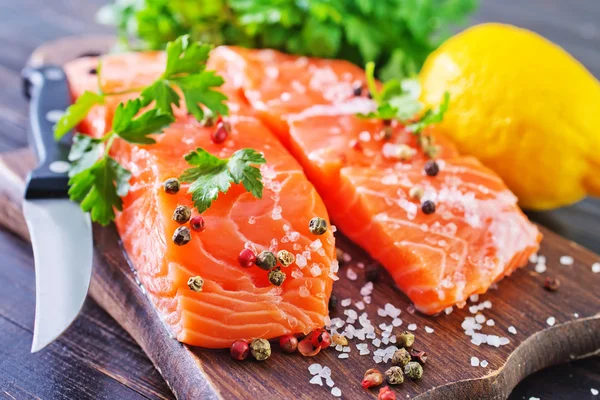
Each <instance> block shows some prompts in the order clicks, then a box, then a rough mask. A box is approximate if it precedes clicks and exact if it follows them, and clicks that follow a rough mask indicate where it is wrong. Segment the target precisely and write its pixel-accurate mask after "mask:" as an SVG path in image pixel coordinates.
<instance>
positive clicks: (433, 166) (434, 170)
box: [425, 160, 440, 176]
mask: <svg viewBox="0 0 600 400" xmlns="http://www.w3.org/2000/svg"><path fill="white" fill-rule="evenodd" d="M439 172H440V167H439V165H438V164H437V163H436V162H435V161H433V160H429V161H427V162H426V163H425V173H426V174H427V175H429V176H436V175H437V174H438V173H439Z"/></svg>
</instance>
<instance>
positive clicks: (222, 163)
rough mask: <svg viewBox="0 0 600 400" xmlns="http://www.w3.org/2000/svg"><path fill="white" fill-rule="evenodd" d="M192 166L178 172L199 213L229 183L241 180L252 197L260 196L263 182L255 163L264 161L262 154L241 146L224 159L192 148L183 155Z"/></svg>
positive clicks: (208, 205) (227, 187)
mask: <svg viewBox="0 0 600 400" xmlns="http://www.w3.org/2000/svg"><path fill="white" fill-rule="evenodd" d="M185 160H186V161H187V162H188V164H190V165H191V166H192V168H189V169H187V170H185V171H184V172H183V174H181V177H180V178H179V179H180V180H181V181H182V182H187V183H191V185H190V187H189V189H188V193H191V194H192V200H193V202H194V207H196V209H197V210H198V212H199V213H203V212H204V211H206V209H208V208H209V207H210V206H211V204H212V202H213V201H215V200H216V199H217V196H218V195H219V192H222V193H227V191H228V190H229V187H230V186H231V183H232V182H233V183H236V184H239V183H242V184H243V185H244V188H245V189H246V190H247V191H248V192H250V193H252V195H254V197H257V198H259V199H260V198H262V192H263V184H262V182H261V177H262V176H261V173H260V170H259V169H258V168H257V167H255V166H254V165H256V164H264V163H265V162H266V160H265V158H264V157H263V155H262V154H260V153H258V152H256V150H253V149H241V150H238V151H236V152H235V153H233V154H232V155H231V157H229V158H226V159H221V158H219V157H216V156H213V155H212V154H210V153H208V152H207V151H205V150H203V149H200V148H198V149H196V150H195V151H192V152H190V153H188V154H186V156H185Z"/></svg>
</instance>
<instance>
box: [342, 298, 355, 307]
mask: <svg viewBox="0 0 600 400" xmlns="http://www.w3.org/2000/svg"><path fill="white" fill-rule="evenodd" d="M340 304H341V305H342V307H348V306H349V305H350V304H352V299H349V298H348V299H344V300H342V301H341V302H340Z"/></svg>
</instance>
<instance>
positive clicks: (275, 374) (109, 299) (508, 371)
mask: <svg viewBox="0 0 600 400" xmlns="http://www.w3.org/2000/svg"><path fill="white" fill-rule="evenodd" d="M109 43H110V40H109V39H105V38H100V39H99V38H93V39H91V40H88V39H81V38H80V39H77V41H73V40H68V39H67V40H62V41H61V42H58V43H51V44H48V45H46V46H44V47H43V48H41V49H40V50H39V51H37V52H36V53H34V55H33V56H32V59H31V60H32V62H33V63H35V64H37V63H49V62H52V63H55V64H60V63H63V62H65V61H66V60H68V59H71V58H73V57H75V56H77V55H78V54H86V53H88V54H89V53H95V52H102V51H104V50H105V49H106V46H107V45H108V44H109ZM34 164H35V161H34V159H33V156H32V153H31V152H30V151H29V150H27V149H23V150H20V151H17V152H13V153H6V154H3V155H0V224H2V225H3V226H5V227H6V228H8V229H10V230H12V231H13V232H15V233H16V234H18V235H20V236H22V237H23V238H27V229H26V226H25V222H24V220H23V216H22V214H21V206H20V204H21V196H22V192H23V182H24V177H25V175H26V174H27V172H28V171H29V170H30V169H32V168H33V167H34ZM541 229H542V232H543V233H544V235H545V237H544V241H543V242H542V249H541V251H540V254H542V255H544V256H545V257H546V258H547V271H546V272H545V273H543V274H538V273H537V272H535V271H534V269H533V266H532V265H530V266H528V267H526V268H524V269H521V270H519V271H517V272H515V273H514V274H513V276H511V277H509V278H506V279H504V280H503V281H501V282H500V283H499V285H498V288H497V289H495V290H490V292H489V293H488V294H485V295H482V296H480V298H479V300H478V302H477V303H481V302H483V301H485V300H489V301H491V304H492V308H491V309H485V310H483V311H481V313H482V314H484V315H485V317H486V318H487V319H493V320H494V321H495V325H494V326H488V325H484V327H483V329H482V331H481V332H482V333H486V334H495V335H498V336H501V337H507V338H509V340H510V343H509V344H508V345H505V346H501V347H498V348H496V347H492V346H489V345H487V344H482V345H480V346H475V345H474V344H472V343H471V342H470V337H468V336H466V335H465V333H464V332H463V329H462V327H461V324H462V322H463V320H464V318H465V317H467V316H474V315H475V314H472V313H471V312H470V311H469V309H468V306H470V305H472V304H467V307H465V308H464V309H462V310H454V311H453V312H452V313H451V314H449V315H446V314H443V315H440V316H437V317H428V316H424V315H420V314H419V313H411V312H410V302H409V301H408V299H407V298H406V296H404V295H403V294H402V293H401V292H399V291H398V290H397V289H396V288H395V287H394V286H393V284H391V282H392V280H391V278H390V277H389V275H387V273H385V272H382V275H381V279H380V280H379V282H377V283H376V284H375V289H374V291H373V294H372V302H371V304H369V305H367V306H366V311H367V312H368V313H369V316H370V319H371V320H372V321H373V322H374V324H375V325H379V324H380V323H386V324H389V323H391V318H389V317H385V318H382V317H378V316H377V310H378V308H380V307H384V305H385V304H386V303H388V302H390V303H392V304H394V305H395V306H396V307H398V308H400V309H402V314H401V315H400V318H401V319H402V320H403V324H402V326H400V327H398V328H396V331H400V330H403V329H406V328H407V326H408V325H409V324H416V326H417V329H416V331H415V332H414V333H415V335H416V336H417V341H416V344H415V348H418V349H420V350H425V351H427V353H428V354H429V359H428V361H427V363H426V366H425V374H424V377H423V379H422V380H421V381H420V382H417V383H416V382H412V381H407V382H405V383H404V384H403V385H400V386H398V387H395V388H394V390H395V391H396V393H397V394H398V398H399V399H401V398H419V399H420V398H431V399H442V398H444V399H446V398H452V399H476V398H477V399H479V398H482V399H483V398H490V399H492V398H493V399H496V398H498V399H500V398H505V397H507V396H508V394H509V393H510V391H511V390H512V388H513V387H514V386H515V385H516V384H517V383H518V382H519V381H520V380H521V379H522V378H523V377H525V376H526V375H528V374H530V373H532V372H534V371H536V370H539V369H541V368H544V367H546V366H549V365H553V364H557V363H561V362H565V361H569V360H572V359H576V358H582V357H587V356H591V355H595V354H600V274H599V273H593V272H592V270H591V265H592V264H593V263H595V262H600V256H598V255H595V254H593V253H591V252H590V251H588V250H586V249H584V248H582V247H580V246H578V245H576V244H575V243H573V242H570V241H567V240H565V239H563V238H561V237H560V236H558V235H555V234H553V233H552V232H549V231H548V230H546V229H544V228H541ZM94 238H95V246H96V247H95V248H96V251H95V256H94V269H93V277H92V283H91V286H90V295H91V296H92V297H93V298H94V300H95V301H96V302H97V303H98V304H100V305H101V306H102V307H103V308H104V309H105V310H106V311H107V312H108V313H109V314H110V315H111V316H112V317H113V318H114V319H115V320H116V321H117V322H118V323H119V324H121V325H122V326H123V327H124V328H125V329H126V330H127V331H128V332H129V334H130V335H131V336H132V337H133V338H134V339H135V340H136V341H137V342H138V344H139V345H140V346H141V347H142V348H143V349H144V351H145V352H146V353H147V354H148V357H149V358H150V359H151V360H152V362H153V363H154V365H155V366H156V368H157V369H158V370H159V372H160V373H161V374H162V376H163V377H164V378H165V380H166V382H167V383H168V384H169V386H170V387H171V389H172V390H173V392H174V393H175V395H176V396H177V397H178V398H180V399H199V398H203V399H212V398H225V399H238V398H263V399H274V398H277V399H295V398H303V399H304V398H305V399H320V398H333V396H332V395H331V394H330V388H329V387H327V386H325V385H324V386H323V387H321V386H317V385H311V384H309V383H308V381H309V379H310V378H311V375H310V373H309V372H308V366H309V365H310V364H312V363H315V362H316V363H320V364H322V365H326V366H329V367H330V368H331V370H332V371H333V372H332V379H333V380H334V382H335V386H337V387H339V388H340V389H341V391H342V395H343V398H347V399H361V398H375V397H376V390H373V391H365V390H363V389H362V388H361V387H360V380H361V379H362V376H363V373H364V371H366V370H367V369H369V368H373V367H378V368H379V369H380V370H381V371H382V372H383V371H384V370H385V369H387V367H389V364H387V365H384V364H379V365H377V364H376V363H375V362H374V361H373V359H372V353H373V351H374V350H375V347H373V346H372V345H371V344H370V345H369V349H370V350H371V354H370V355H365V356H360V355H359V354H358V350H357V349H356V347H355V344H356V343H359V341H356V340H355V341H353V342H352V344H351V345H350V347H351V352H350V354H349V358H348V359H339V358H338V356H339V354H341V353H338V352H337V351H335V350H333V349H329V350H328V351H325V352H321V353H320V354H319V355H318V356H316V357H312V358H308V357H302V356H301V355H299V354H294V355H287V354H282V353H281V352H279V351H278V350H277V349H276V347H277V346H274V348H275V350H274V352H273V355H272V357H271V358H270V359H269V360H268V361H267V362H263V363H259V362H255V361H252V360H246V361H245V362H235V361H233V360H231V359H230V357H229V354H228V352H227V351H210V350H203V349H198V348H191V347H189V346H186V345H182V344H180V343H178V342H177V341H175V340H174V339H172V338H171V337H170V335H169V333H168V331H167V329H166V328H165V327H164V326H163V325H162V323H161V322H160V319H159V317H158V315H157V314H156V312H155V311H154V309H153V307H152V306H151V304H150V302H149V301H148V299H147V298H146V297H145V295H144V293H143V292H142V291H141V290H140V288H139V286H138V285H137V284H136V279H135V275H134V273H133V271H132V270H131V268H130V266H129V264H128V262H127V259H126V255H125V254H124V253H123V251H122V249H121V247H120V244H119V239H118V236H117V234H116V231H115V229H114V227H108V228H101V227H99V226H95V227H94ZM338 246H339V247H340V248H342V249H343V250H344V251H346V252H347V253H349V254H350V255H351V256H352V261H351V262H350V263H349V264H348V265H346V266H345V267H343V268H342V270H341V271H340V276H341V279H340V281H338V282H337V283H336V284H335V285H334V289H333V292H334V294H335V295H336V296H337V298H338V299H339V300H342V299H346V298H351V299H353V303H354V302H355V301H358V300H361V297H360V295H359V291H360V288H361V287H362V286H363V285H364V284H365V282H366V281H365V276H364V268H361V266H362V265H369V264H371V263H372V260H370V259H369V257H368V256H367V255H366V254H365V253H364V252H363V251H362V250H360V249H359V248H358V247H357V246H356V245H353V244H352V243H351V242H349V241H348V240H346V239H345V238H343V237H339V239H338ZM563 255H570V256H572V257H573V259H574V263H573V264H572V265H568V266H565V265H561V264H560V263H559V259H560V257H561V256H563ZM348 269H352V270H353V271H355V272H356V273H357V275H358V279H356V280H350V279H348V278H347V277H346V273H347V270H348ZM547 276H551V277H555V278H558V279H559V280H560V281H561V283H562V284H561V286H560V288H559V290H558V291H556V292H552V293H551V292H548V291H546V290H544V288H543V283H544V279H545V277H547ZM344 310H345V308H344V307H342V306H341V305H340V304H338V306H337V307H336V309H335V310H334V311H333V312H332V314H331V317H332V318H334V317H341V318H344V319H345V316H344V314H343V312H344ZM359 313H360V312H359ZM550 317H553V318H554V319H555V321H556V323H555V324H554V325H553V326H550V325H549V324H548V322H547V320H548V318H550ZM510 326H513V327H515V329H516V334H512V333H509V332H508V328H509V327H510ZM425 327H429V328H431V329H432V330H433V331H432V332H431V329H428V331H429V332H431V333H428V332H427V331H426V330H425ZM382 347H385V346H382ZM473 356H474V357H477V358H478V359H479V360H486V361H487V362H488V365H487V367H485V368H484V367H481V366H478V367H475V366H471V357H473Z"/></svg>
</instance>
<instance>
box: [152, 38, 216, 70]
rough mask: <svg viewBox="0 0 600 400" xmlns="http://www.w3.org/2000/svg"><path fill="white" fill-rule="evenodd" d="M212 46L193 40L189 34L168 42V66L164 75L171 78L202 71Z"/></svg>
mask: <svg viewBox="0 0 600 400" xmlns="http://www.w3.org/2000/svg"><path fill="white" fill-rule="evenodd" d="M212 48H213V46H212V45H209V44H204V43H199V42H193V41H191V40H190V36H189V35H183V36H180V37H178V38H177V39H175V40H174V41H172V42H169V43H167V68H166V69H165V72H164V74H163V76H164V77H165V78H167V79H169V78H173V77H176V76H178V75H180V74H196V73H198V72H202V71H203V70H204V68H205V66H206V61H207V60H208V53H210V51H211V50H212Z"/></svg>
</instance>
